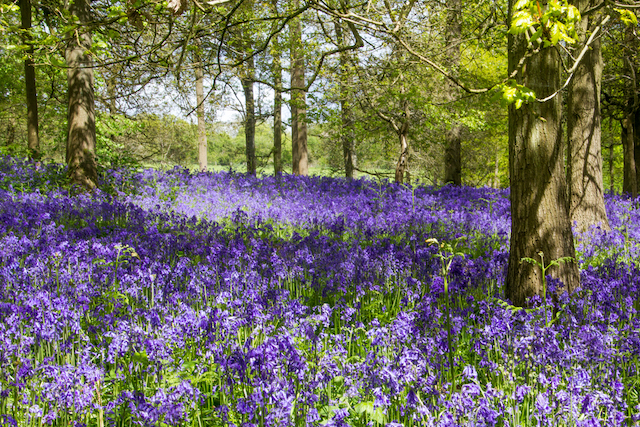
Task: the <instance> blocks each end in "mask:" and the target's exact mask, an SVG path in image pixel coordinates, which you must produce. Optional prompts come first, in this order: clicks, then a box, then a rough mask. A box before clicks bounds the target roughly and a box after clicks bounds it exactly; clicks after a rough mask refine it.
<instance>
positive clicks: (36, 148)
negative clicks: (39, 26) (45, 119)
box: [20, 0, 40, 160]
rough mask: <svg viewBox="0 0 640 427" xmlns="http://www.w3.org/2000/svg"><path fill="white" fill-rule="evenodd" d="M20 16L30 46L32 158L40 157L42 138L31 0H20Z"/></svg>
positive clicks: (29, 143) (27, 72) (28, 88)
mask: <svg viewBox="0 0 640 427" xmlns="http://www.w3.org/2000/svg"><path fill="white" fill-rule="evenodd" d="M20 17H21V20H22V29H23V30H24V38H23V40H24V43H25V44H26V45H27V46H28V48H27V52H26V53H27V57H26V58H25V60H24V81H25V92H26V94H27V149H28V151H29V158H30V159H31V160H39V159H40V138H39V136H38V96H37V91H36V69H35V67H34V66H33V45H32V44H31V41H32V37H31V35H30V31H31V0H20Z"/></svg>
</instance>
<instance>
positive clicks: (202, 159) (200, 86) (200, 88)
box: [194, 43, 208, 172]
mask: <svg viewBox="0 0 640 427" xmlns="http://www.w3.org/2000/svg"><path fill="white" fill-rule="evenodd" d="M199 45H200V44H199V43H196V48H199ZM194 56H195V67H196V68H195V74H196V102H197V105H196V116H197V117H198V167H199V169H200V172H206V171H207V167H208V158H207V157H208V149H207V148H208V147H207V124H206V121H205V116H204V68H203V66H202V62H201V61H200V57H199V55H198V53H197V52H195V54H194Z"/></svg>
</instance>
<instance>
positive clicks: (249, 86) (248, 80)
mask: <svg viewBox="0 0 640 427" xmlns="http://www.w3.org/2000/svg"><path fill="white" fill-rule="evenodd" d="M245 65H246V67H247V69H246V71H245V74H244V76H243V77H242V79H241V80H242V89H243V90H244V101H245V117H244V132H245V141H246V153H247V173H249V174H251V175H255V174H256V169H257V165H256V111H255V100H254V97H253V83H254V81H255V68H254V63H253V58H250V59H248V60H247V63H246V64H245Z"/></svg>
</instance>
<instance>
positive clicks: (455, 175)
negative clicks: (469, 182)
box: [444, 123, 462, 185]
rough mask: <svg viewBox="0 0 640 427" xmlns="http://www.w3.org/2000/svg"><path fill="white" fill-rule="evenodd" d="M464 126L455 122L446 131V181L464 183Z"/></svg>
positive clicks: (447, 182)
mask: <svg viewBox="0 0 640 427" xmlns="http://www.w3.org/2000/svg"><path fill="white" fill-rule="evenodd" d="M461 147H462V126H461V125H458V124H455V123H454V124H453V125H452V127H451V129H449V130H448V131H447V133H446V143H445V154H444V159H445V160H444V164H445V168H444V183H445V184H449V183H450V184H453V185H462V160H461V158H462V157H461Z"/></svg>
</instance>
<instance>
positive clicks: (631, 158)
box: [621, 115, 638, 198]
mask: <svg viewBox="0 0 640 427" xmlns="http://www.w3.org/2000/svg"><path fill="white" fill-rule="evenodd" d="M621 125H622V134H621V139H622V154H623V178H622V192H623V193H626V194H628V195H630V196H631V197H633V198H635V197H636V196H637V195H638V182H637V180H636V160H635V141H634V140H635V136H634V134H635V129H634V127H633V119H632V117H631V116H630V115H628V116H627V117H625V118H624V120H622V123H621Z"/></svg>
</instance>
